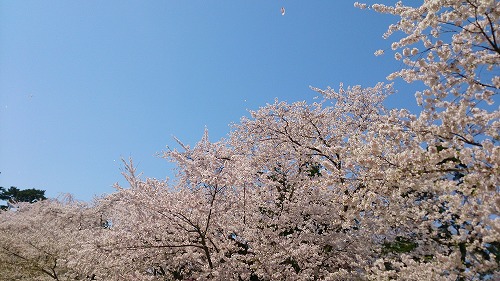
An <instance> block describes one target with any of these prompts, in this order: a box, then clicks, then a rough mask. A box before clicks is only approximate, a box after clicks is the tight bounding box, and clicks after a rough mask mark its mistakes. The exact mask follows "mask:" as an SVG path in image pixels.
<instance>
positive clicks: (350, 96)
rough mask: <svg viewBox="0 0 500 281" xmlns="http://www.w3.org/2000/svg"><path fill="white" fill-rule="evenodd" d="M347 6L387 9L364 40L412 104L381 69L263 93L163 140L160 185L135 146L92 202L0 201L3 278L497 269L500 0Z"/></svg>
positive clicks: (372, 274)
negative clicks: (164, 166) (187, 140)
mask: <svg viewBox="0 0 500 281" xmlns="http://www.w3.org/2000/svg"><path fill="white" fill-rule="evenodd" d="M405 2H406V1H405ZM408 2H410V4H409V5H415V3H414V2H415V1H408ZM355 6H357V7H359V8H362V9H370V10H375V11H377V12H380V13H386V14H391V15H394V16H396V17H397V18H398V21H397V22H396V23H394V24H392V25H391V26H389V28H388V31H387V32H386V33H385V34H384V37H385V38H392V37H397V40H396V41H395V42H394V43H392V45H391V48H390V49H392V50H385V51H382V50H379V51H376V54H377V55H382V54H384V53H385V54H386V55H387V53H390V52H393V53H394V57H395V59H396V60H401V61H402V62H403V64H402V66H403V67H402V68H401V69H400V70H399V71H396V72H394V73H392V74H389V76H388V78H389V79H397V78H402V79H404V80H405V81H407V82H421V83H422V90H421V91H419V92H417V93H415V97H416V102H417V103H418V105H419V106H420V107H419V108H420V112H417V113H410V112H409V111H408V110H405V109H387V108H385V107H384V100H385V99H386V97H387V96H388V95H392V94H393V93H394V90H393V88H392V85H391V84H383V83H379V84H377V85H375V86H374V87H371V88H363V87H360V86H350V87H346V86H343V85H341V86H340V87H339V88H338V89H330V88H329V89H316V88H313V90H314V91H316V92H317V93H318V95H319V96H320V101H318V102H316V103H312V104H309V103H306V102H295V103H287V102H283V101H278V100H276V101H275V102H274V103H273V104H267V105H266V106H263V107H261V108H260V109H258V110H256V111H252V112H250V116H249V117H246V118H243V119H242V120H241V121H240V122H239V123H238V124H235V125H234V127H233V130H232V132H231V133H230V135H229V136H228V138H227V139H222V140H220V141H217V142H212V141H210V140H209V136H208V132H207V131H206V132H205V134H204V136H203V138H202V139H201V140H200V142H198V143H197V144H196V145H195V146H194V147H191V146H189V145H185V144H183V143H182V142H180V141H179V144H180V147H181V148H182V149H179V150H177V149H173V150H171V149H168V150H167V151H165V152H164V154H163V157H164V158H165V159H167V160H169V161H173V162H175V163H176V164H177V167H178V170H177V172H178V174H177V179H176V181H174V182H172V183H170V182H168V181H164V180H157V179H153V178H143V177H142V176H141V175H140V174H137V172H136V169H135V167H134V165H133V163H132V161H131V160H130V161H126V162H124V163H125V164H124V165H125V173H124V176H125V178H126V180H127V182H128V186H125V187H122V186H119V185H117V186H116V192H114V193H113V194H110V195H107V196H103V197H102V198H100V199H99V200H97V201H96V202H95V203H93V204H91V205H86V204H83V203H80V202H76V201H74V200H71V199H65V200H55V199H50V200H44V201H40V202H36V203H32V204H30V203H23V204H21V203H20V204H18V205H17V206H15V207H14V208H11V209H10V210H7V211H3V212H2V213H0V272H1V273H2V274H0V280H251V281H257V280H500V212H499V207H500V196H499V191H500V185H499V183H500V146H499V141H500V119H499V117H500V111H499V109H498V105H497V104H495V102H498V95H499V88H500V75H499V73H500V71H499V70H500V69H499V68H500V45H499V44H498V43H499V40H500V30H499V15H500V2H498V1H495V0H464V1H457V0H424V1H423V3H422V4H421V5H420V6H416V7H414V6H407V5H406V4H404V3H403V1H400V2H397V3H396V4H395V5H393V6H387V5H382V4H373V5H367V4H362V3H355ZM405 94H411V95H413V93H404V90H402V91H401V90H400V93H398V95H405Z"/></svg>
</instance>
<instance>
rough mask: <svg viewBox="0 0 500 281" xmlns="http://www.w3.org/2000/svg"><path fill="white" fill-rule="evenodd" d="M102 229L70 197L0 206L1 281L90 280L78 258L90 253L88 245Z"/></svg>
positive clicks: (88, 210)
mask: <svg viewBox="0 0 500 281" xmlns="http://www.w3.org/2000/svg"><path fill="white" fill-rule="evenodd" d="M101 228H102V227H101V225H100V221H99V216H97V214H95V213H94V212H93V211H92V209H91V208H89V207H88V206H87V205H86V204H83V203H81V202H77V201H74V200H73V199H72V198H71V197H69V196H68V197H65V198H61V199H60V200H56V199H47V200H43V201H39V202H35V203H31V204H30V203H18V204H17V205H16V208H14V209H11V210H5V211H1V213H0V271H1V272H2V274H1V276H0V280H89V279H91V278H90V277H91V276H92V275H91V274H90V273H89V274H87V272H86V270H85V268H88V266H86V265H85V263H80V260H81V259H80V257H83V256H84V255H91V254H90V252H92V251H89V250H90V248H89V247H88V244H89V243H91V241H92V235H93V233H94V232H95V231H96V230H99V229H101ZM84 260H89V256H86V257H85V259H84ZM90 267H91V266H90ZM88 269H89V270H92V269H91V268H88Z"/></svg>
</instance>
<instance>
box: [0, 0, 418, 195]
mask: <svg viewBox="0 0 500 281" xmlns="http://www.w3.org/2000/svg"><path fill="white" fill-rule="evenodd" d="M353 3H354V1H348V0H342V1H334V0H308V1H304V0H286V1H285V0H212V1H208V0H204V1H201V0H163V1H154V0H151V1H112V0H85V1H79V0H74V1H66V0H58V1H51V0H44V1H14V0H0V137H1V138H0V172H1V174H0V186H3V187H9V186H17V187H19V188H39V189H45V190H47V195H48V196H50V197H55V196H57V195H58V194H59V193H63V192H69V193H72V194H74V195H75V196H76V198H78V199H82V200H90V199H91V198H92V197H93V196H94V195H100V194H103V193H110V192H113V189H112V187H111V186H112V184H113V183H115V182H123V180H122V177H121V175H120V168H121V163H120V159H121V158H122V157H123V158H128V157H133V159H134V161H135V163H136V164H138V169H139V170H140V171H143V172H144V175H145V176H149V177H156V178H165V177H166V176H170V177H171V176H172V175H173V173H172V171H171V168H172V166H171V165H170V164H169V163H167V162H166V161H165V160H163V159H159V158H157V157H155V154H156V153H157V152H160V151H162V150H164V149H165V146H166V145H169V146H174V147H175V144H176V143H175V141H174V139H173V138H172V136H176V137H178V138H179V139H180V140H182V141H183V142H185V143H187V144H195V143H196V142H197V141H198V140H199V139H200V138H201V136H202V134H203V130H204V128H205V126H206V127H207V128H208V129H209V132H210V136H211V140H212V141H215V140H217V139H219V138H221V137H224V136H226V135H227V134H228V132H229V126H228V125H229V124H230V123H231V122H238V120H239V119H240V118H241V116H243V115H246V114H247V110H248V109H257V108H259V107H260V106H263V105H265V104H266V103H272V102H273V101H274V99H275V98H278V99H280V100H286V101H289V102H294V101H298V100H309V99H310V98H312V97H313V96H314V95H315V93H314V92H312V91H311V90H310V89H309V86H310V85H311V86H315V87H319V88H326V87H327V86H331V87H333V88H337V87H338V85H339V83H340V82H344V84H345V85H356V84H361V85H363V86H373V85H375V84H376V82H377V81H385V77H386V76H387V75H388V74H389V73H390V72H392V71H393V70H395V69H397V68H398V66H399V62H395V61H394V60H393V59H392V57H391V56H390V55H386V56H382V57H375V56H374V55H373V53H374V51H375V50H377V49H380V48H382V49H387V48H388V47H389V46H390V41H388V40H383V39H382V33H383V32H384V31H385V30H386V27H387V26H388V24H390V23H391V22H392V21H393V20H394V18H391V17H390V16H384V15H379V14H377V13H375V12H373V11H367V10H364V11H363V10H358V9H356V8H354V6H353ZM282 6H284V7H285V8H286V14H285V16H282V15H281V13H280V8H281V7H282ZM397 88H398V89H399V90H400V93H398V94H397V95H395V96H393V97H391V99H390V100H389V102H388V106H389V107H408V106H412V105H413V104H414V95H413V91H412V90H410V87H408V86H406V84H404V83H403V82H399V83H397Z"/></svg>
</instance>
